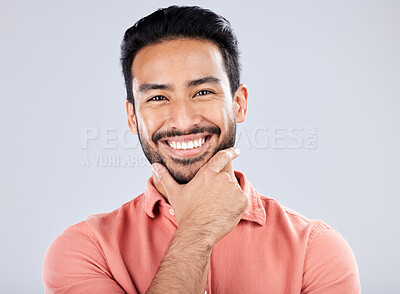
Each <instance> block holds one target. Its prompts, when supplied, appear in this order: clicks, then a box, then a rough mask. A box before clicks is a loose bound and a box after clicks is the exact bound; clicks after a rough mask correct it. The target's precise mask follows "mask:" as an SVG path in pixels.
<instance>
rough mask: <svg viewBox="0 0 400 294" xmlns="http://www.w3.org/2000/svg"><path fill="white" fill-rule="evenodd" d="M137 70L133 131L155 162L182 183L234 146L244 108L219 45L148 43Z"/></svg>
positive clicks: (130, 115)
mask: <svg viewBox="0 0 400 294" xmlns="http://www.w3.org/2000/svg"><path fill="white" fill-rule="evenodd" d="M132 75H133V89H132V90H133V96H134V100H135V113H133V111H132V106H131V105H130V106H129V105H128V104H127V110H128V107H129V110H128V119H129V118H131V119H130V127H131V130H132V131H133V132H134V133H137V134H138V135H139V140H140V143H141V145H142V148H143V151H144V154H145V155H146V157H147V159H148V160H149V161H150V163H154V162H160V163H162V164H163V165H165V166H166V167H167V169H168V170H169V172H170V174H171V175H172V176H173V177H174V178H175V180H176V181H177V182H178V183H180V184H183V183H187V182H189V181H190V180H191V179H192V178H193V177H194V176H195V175H196V173H197V171H198V170H199V169H200V168H201V167H202V166H203V165H204V164H205V163H206V162H207V161H208V160H209V159H210V158H211V157H212V156H213V155H214V154H215V153H217V152H218V151H219V150H221V149H225V148H229V147H232V146H233V145H234V143H235V133H236V123H235V116H237V112H238V109H240V107H239V106H238V105H235V104H237V103H235V101H234V100H233V99H232V95H231V91H230V86H229V79H228V76H227V73H226V71H225V69H224V61H223V57H222V55H221V53H220V51H219V49H218V47H217V46H216V45H215V44H213V43H212V42H209V41H204V40H195V39H176V40H170V41H164V42H162V43H159V44H155V45H150V46H147V47H144V48H142V49H141V50H140V51H139V52H138V54H137V55H136V57H135V59H134V61H133V64H132ZM241 87H242V86H241ZM242 91H243V90H242ZM235 95H236V94H235ZM246 98H247V92H246ZM239 116H240V115H239ZM239 120H240V121H243V120H244V118H243V119H241V118H239Z"/></svg>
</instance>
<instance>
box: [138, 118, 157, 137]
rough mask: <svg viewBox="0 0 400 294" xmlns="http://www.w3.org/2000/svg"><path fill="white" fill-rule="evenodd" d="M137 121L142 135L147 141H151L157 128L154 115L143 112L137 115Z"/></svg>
mask: <svg viewBox="0 0 400 294" xmlns="http://www.w3.org/2000/svg"><path fill="white" fill-rule="evenodd" d="M137 123H138V129H139V132H140V135H141V136H142V138H143V139H145V140H146V141H151V136H152V135H153V133H154V132H155V131H156V130H157V125H156V121H155V120H154V116H152V115H146V114H141V115H138V116H137Z"/></svg>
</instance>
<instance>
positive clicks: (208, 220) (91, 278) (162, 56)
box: [43, 6, 360, 294]
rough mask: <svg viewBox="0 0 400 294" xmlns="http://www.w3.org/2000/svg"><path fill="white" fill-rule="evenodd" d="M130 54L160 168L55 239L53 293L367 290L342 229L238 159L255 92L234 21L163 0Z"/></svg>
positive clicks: (144, 132) (135, 96)
mask: <svg viewBox="0 0 400 294" xmlns="http://www.w3.org/2000/svg"><path fill="white" fill-rule="evenodd" d="M121 61H122V68H123V73H124V77H125V83H126V89H127V101H126V108H127V115H128V123H129V127H130V130H131V131H132V132H133V133H135V134H137V135H138V136H139V140H140V143H141V146H142V148H143V151H144V153H145V155H146V157H147V159H148V160H149V161H150V162H151V163H152V168H153V175H152V177H151V178H150V179H149V180H148V182H147V188H146V191H145V192H144V194H142V195H140V196H138V197H136V198H135V199H133V200H132V201H130V202H128V203H126V204H124V205H123V206H122V207H120V208H119V209H117V210H115V211H113V212H111V213H107V214H100V215H94V216H91V217H89V218H88V219H87V220H86V221H83V222H80V223H78V224H76V225H73V226H71V227H69V228H68V229H66V230H65V231H64V232H63V234H61V235H60V236H59V237H58V238H57V239H56V240H54V241H53V243H52V245H51V246H50V248H49V250H48V252H47V254H46V257H45V261H44V265H43V280H44V285H45V289H46V292H47V293H204V292H206V293H313V294H316V293H324V294H325V293H359V292H360V284H359V277H358V269H357V264H356V261H355V258H354V255H353V253H352V251H351V249H350V247H349V245H348V244H347V243H346V241H345V240H344V239H343V238H342V237H341V236H340V234H339V233H337V232H336V231H335V230H333V229H332V228H331V227H330V226H328V225H327V224H325V223H324V222H322V221H313V220H309V219H307V218H305V217H304V216H302V215H300V214H298V213H296V212H294V211H291V210H289V209H287V208H285V207H283V206H282V205H280V204H279V203H278V202H277V201H275V200H273V199H270V198H267V197H265V196H262V195H259V194H258V192H257V191H256V190H255V189H254V188H253V187H252V186H251V184H250V183H249V182H248V180H247V179H246V177H245V175H244V174H243V173H240V172H238V171H234V169H233V164H232V161H233V159H234V158H235V157H237V156H238V155H239V151H238V150H237V149H236V148H234V147H233V145H234V142H235V131H236V123H240V122H242V121H244V120H245V118H246V113H247V98H248V91H247V87H246V86H245V85H244V84H240V75H239V62H238V48H237V40H236V37H235V35H234V34H233V32H232V30H231V28H230V25H229V22H228V21H226V20H225V19H224V18H222V17H221V16H219V15H216V14H215V13H213V12H211V11H209V10H206V9H202V8H199V7H177V6H171V7H169V8H166V9H161V10H158V11H156V12H154V13H153V14H151V15H149V16H147V17H145V18H143V19H141V20H140V21H138V22H137V23H136V24H135V25H134V26H133V27H131V28H130V29H128V30H127V31H126V33H125V36H124V40H123V44H122V58H121Z"/></svg>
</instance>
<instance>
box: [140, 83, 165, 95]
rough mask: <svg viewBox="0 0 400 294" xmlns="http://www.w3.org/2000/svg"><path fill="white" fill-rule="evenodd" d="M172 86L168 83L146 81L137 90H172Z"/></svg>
mask: <svg viewBox="0 0 400 294" xmlns="http://www.w3.org/2000/svg"><path fill="white" fill-rule="evenodd" d="M172 88H173V87H172V86H171V85H169V84H152V83H146V84H143V85H141V86H140V87H139V92H141V93H143V92H148V91H151V90H172Z"/></svg>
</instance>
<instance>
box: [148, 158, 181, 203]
mask: <svg viewBox="0 0 400 294" xmlns="http://www.w3.org/2000/svg"><path fill="white" fill-rule="evenodd" d="M151 168H152V170H153V172H154V173H155V175H156V177H157V179H158V181H159V182H160V183H161V185H163V187H164V189H165V192H167V196H168V197H169V195H171V192H172V191H174V190H175V189H176V187H177V186H178V185H179V184H178V183H177V182H176V181H175V180H174V178H173V177H172V176H171V175H170V174H169V172H168V170H167V168H166V167H165V166H164V165H162V164H160V163H153V164H152V165H151Z"/></svg>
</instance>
